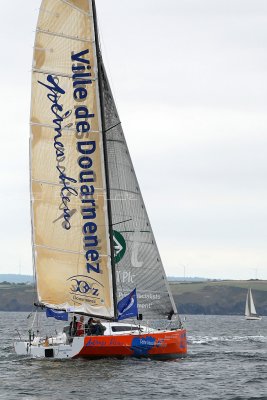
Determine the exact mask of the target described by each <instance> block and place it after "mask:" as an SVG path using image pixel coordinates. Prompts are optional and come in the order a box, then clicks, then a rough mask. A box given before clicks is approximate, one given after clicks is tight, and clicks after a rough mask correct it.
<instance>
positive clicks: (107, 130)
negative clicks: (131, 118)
mask: <svg viewBox="0 0 267 400" xmlns="http://www.w3.org/2000/svg"><path fill="white" fill-rule="evenodd" d="M119 125H121V122H118V123H117V124H116V125H114V126H112V127H111V128H108V129H106V130H105V131H104V133H107V132H109V131H111V129H114V128H116V126H119Z"/></svg>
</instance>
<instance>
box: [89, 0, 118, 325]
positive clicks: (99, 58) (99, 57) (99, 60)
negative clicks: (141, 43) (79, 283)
mask: <svg viewBox="0 0 267 400" xmlns="http://www.w3.org/2000/svg"><path fill="white" fill-rule="evenodd" d="M92 11H93V20H94V31H95V44H96V56H97V71H98V89H99V100H100V112H101V125H102V138H103V149H104V164H105V176H106V190H107V209H108V221H109V238H110V255H111V271H112V287H113V302H114V319H115V320H117V318H118V311H117V285H116V269H115V268H116V267H115V257H114V247H113V225H112V211H111V202H110V201H111V199H110V183H109V172H108V153H107V139H106V133H107V131H106V124H105V109H104V94H103V84H102V82H103V80H102V75H101V70H102V64H103V61H102V54H101V50H100V44H99V36H98V24H97V15H96V6H95V0H92Z"/></svg>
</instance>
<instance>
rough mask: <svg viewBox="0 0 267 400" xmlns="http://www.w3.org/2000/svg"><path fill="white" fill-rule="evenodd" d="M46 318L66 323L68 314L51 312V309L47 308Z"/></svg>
mask: <svg viewBox="0 0 267 400" xmlns="http://www.w3.org/2000/svg"><path fill="white" fill-rule="evenodd" d="M46 316H47V318H49V317H51V318H55V319H58V320H59V321H68V317H69V314H68V313H67V312H65V311H57V310H52V309H51V308H47V309H46Z"/></svg>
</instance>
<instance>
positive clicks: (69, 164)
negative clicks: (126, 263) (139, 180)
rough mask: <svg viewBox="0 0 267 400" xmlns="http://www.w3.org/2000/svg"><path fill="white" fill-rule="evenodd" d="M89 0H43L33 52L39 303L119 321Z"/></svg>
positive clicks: (33, 180)
mask: <svg viewBox="0 0 267 400" xmlns="http://www.w3.org/2000/svg"><path fill="white" fill-rule="evenodd" d="M94 35H95V34H94V21H93V15H92V4H91V0H68V1H67V0H43V1H42V4H41V8H40V13H39V19H38V24H37V32H36V40H35V46H34V60H33V76H32V104H31V140H30V148H31V192H32V193H31V194H32V226H33V248H34V259H35V270H36V278H37V291H38V297H39V301H40V302H41V303H42V304H44V305H46V306H48V307H51V308H55V309H65V310H70V311H76V312H82V313H87V314H91V315H95V316H97V315H98V316H103V317H113V316H114V305H113V296H112V290H113V289H112V274H111V258H110V241H109V234H108V226H109V221H108V213H107V201H106V177H105V166H104V156H103V142H102V132H101V129H102V128H101V113H100V106H99V92H98V81H97V62H96V48H95V36H94Z"/></svg>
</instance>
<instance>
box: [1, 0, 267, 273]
mask: <svg viewBox="0 0 267 400" xmlns="http://www.w3.org/2000/svg"><path fill="white" fill-rule="evenodd" d="M96 4H97V9H98V17H99V24H100V31H101V43H102V50H103V53H104V59H105V61H106V66H107V71H108V74H109V78H110V80H111V85H112V88H113V91H114V95H115V99H116V102H117V107H118V110H119V113H120V118H121V121H122V124H123V128H124V131H125V135H126V139H127V141H128V145H129V148H130V152H131V155H132V158H133V162H134V165H135V169H136V173H137V176H138V179H139V183H140V187H141V190H142V193H143V196H144V199H145V203H146V206H147V209H148V214H149V216H150V219H151V223H152V227H153V230H154V233H155V236H156V239H157V243H158V246H159V250H160V253H161V256H162V259H163V262H164V265H165V268H166V272H167V274H168V275H176V276H183V274H184V270H185V273H186V275H187V276H205V277H208V278H241V279H249V278H255V277H258V278H261V279H263V278H265V279H267V180H266V176H267V158H266V151H267V135H266V130H267V107H266V106H267V2H266V0H164V2H163V1H162V0H135V1H132V0H112V1H111V0H96ZM39 6H40V0H27V1H25V2H23V7H22V3H21V0H12V1H9V2H3V4H1V14H0V30H1V34H0V45H1V64H0V77H1V78H0V79H1V100H0V102H1V121H2V123H1V132H0V134H1V157H0V179H1V197H0V207H1V210H2V215H1V217H2V218H1V233H0V243H1V263H0V273H18V272H19V269H20V265H21V272H22V273H31V271H32V261H31V238H30V207H29V177H28V137H29V109H30V86H31V81H30V80H31V72H30V70H31V63H32V50H33V41H34V30H35V27H36V22H37V16H38V10H39Z"/></svg>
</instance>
